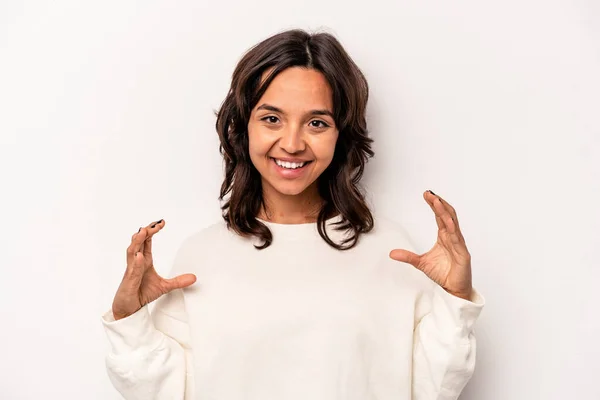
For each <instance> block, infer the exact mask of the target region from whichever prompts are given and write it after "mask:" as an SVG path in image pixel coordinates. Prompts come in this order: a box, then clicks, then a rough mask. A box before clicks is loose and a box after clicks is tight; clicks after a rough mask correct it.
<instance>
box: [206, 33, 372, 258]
mask: <svg viewBox="0 0 600 400" xmlns="http://www.w3.org/2000/svg"><path fill="white" fill-rule="evenodd" d="M290 67H305V68H310V69H314V70H317V71H320V72H321V73H322V74H323V75H324V76H325V78H326V80H327V82H328V83H329V85H330V86H331V89H332V92H333V114H334V120H335V124H336V126H337V128H338V131H339V136H338V140H337V143H336V147H335V152H334V156H333V160H332V161H331V164H330V165H329V166H328V167H327V168H326V169H325V171H323V173H322V174H321V176H319V178H317V186H318V191H319V194H320V196H321V197H322V199H323V200H324V202H323V206H322V208H321V210H320V212H319V216H318V218H317V227H318V232H319V234H320V235H321V237H322V238H323V239H324V240H325V241H326V242H327V243H328V244H329V245H330V246H332V247H334V248H336V249H338V250H346V249H350V248H352V247H354V246H355V245H356V243H357V242H358V238H359V236H360V234H361V233H366V232H369V231H370V230H371V229H373V223H374V222H373V216H372V214H371V211H370V210H369V207H368V205H367V203H366V201H365V198H364V194H363V193H362V191H361V188H360V187H359V181H360V179H361V177H362V175H363V172H364V167H365V164H366V162H367V160H368V158H369V157H373V155H374V153H373V150H372V149H371V143H372V142H373V140H372V139H371V138H369V137H368V131H367V124H366V118H365V111H366V106H367V100H368V96H369V88H368V85H367V81H366V79H365V77H364V75H363V74H362V72H361V71H360V69H359V68H358V67H357V66H356V64H355V63H354V61H352V59H351V58H350V56H349V55H348V54H347V53H346V51H345V50H344V48H343V47H342V45H341V44H340V43H339V41H338V40H337V39H336V38H335V37H334V36H332V35H331V34H328V33H314V34H309V33H307V32H305V31H303V30H299V29H293V30H288V31H285V32H281V33H278V34H276V35H274V36H271V37H269V38H267V39H265V40H264V41H262V42H260V43H258V44H257V45H255V46H254V47H252V48H250V49H249V50H248V51H247V52H246V53H245V54H244V55H243V57H242V59H241V60H240V61H239V63H238V64H237V66H236V68H235V70H234V72H233V76H232V80H231V88H230V90H229V93H228V94H227V97H226V98H225V100H224V102H223V104H222V105H221V108H220V109H219V111H218V112H217V122H216V128H217V132H218V133H219V138H220V141H221V143H220V146H219V151H220V152H221V154H222V155H223V158H224V161H225V179H224V181H223V184H222V185H221V192H220V196H219V200H221V201H223V199H224V198H225V196H226V195H227V194H230V196H229V198H228V199H227V200H226V201H225V202H224V203H223V204H222V206H221V210H222V211H223V218H224V219H225V221H226V222H227V227H228V228H229V229H233V231H235V232H236V233H238V234H240V235H242V236H256V237H258V238H260V239H261V240H262V241H263V244H262V245H261V246H257V248H258V249H264V248H266V247H268V246H269V245H270V244H271V243H272V241H273V236H272V233H271V231H270V230H269V228H268V227H267V226H266V225H265V224H263V223H262V222H261V221H259V220H257V219H256V216H257V215H258V213H259V211H260V209H261V207H264V200H263V193H262V183H261V177H260V174H259V172H258V171H257V170H256V168H255V167H254V165H253V164H252V162H251V160H250V155H249V150H248V121H249V119H250V114H251V111H252V109H253V108H254V107H255V106H256V104H257V103H258V101H259V100H260V98H261V97H262V95H263V94H264V92H265V91H266V89H267V87H268V86H269V84H270V83H271V81H272V80H273V79H274V78H275V76H277V74H279V73H280V72H282V71H283V70H285V69H286V68H290ZM269 68H272V71H271V73H270V74H269V75H268V76H267V77H266V78H265V79H264V81H263V82H262V84H261V77H262V75H263V73H264V72H265V71H266V70H267V69H269ZM338 214H339V215H340V216H341V219H340V221H339V223H338V224H336V228H335V229H336V230H348V229H350V230H351V235H349V236H348V237H347V238H345V239H344V240H343V241H342V243H341V244H338V243H335V242H334V241H332V240H331V239H330V237H329V236H328V234H327V232H326V230H325V226H326V220H327V219H328V218H330V217H333V216H336V215H338Z"/></svg>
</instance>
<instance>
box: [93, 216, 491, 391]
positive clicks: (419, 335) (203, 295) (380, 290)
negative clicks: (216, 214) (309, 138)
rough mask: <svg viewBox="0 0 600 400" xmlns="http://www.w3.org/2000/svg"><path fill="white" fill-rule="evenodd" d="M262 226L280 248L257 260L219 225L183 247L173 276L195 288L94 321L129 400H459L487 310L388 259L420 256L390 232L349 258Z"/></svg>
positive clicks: (304, 227) (374, 236)
mask: <svg viewBox="0 0 600 400" xmlns="http://www.w3.org/2000/svg"><path fill="white" fill-rule="evenodd" d="M337 220H338V218H337V217H336V218H332V219H330V220H329V221H328V224H330V225H331V224H332V223H333V222H336V221H337ZM266 224H267V225H268V226H269V228H270V229H271V231H272V232H273V237H274V240H273V243H272V245H271V246H270V247H268V248H267V249H264V250H256V249H255V248H254V247H253V244H259V243H260V242H259V241H258V240H257V239H255V238H242V237H240V236H238V235H237V234H235V233H233V232H230V231H228V230H227V228H226V227H225V223H224V222H219V223H216V224H214V225H212V226H210V227H208V228H206V229H204V230H202V231H200V232H197V233H195V234H193V235H191V236H190V237H188V238H187V239H186V240H185V241H184V243H183V244H182V245H181V247H180V249H179V250H178V252H177V256H176V258H175V263H174V266H173V269H172V272H171V276H174V275H178V274H181V273H194V274H196V276H197V278H198V280H197V282H196V283H195V284H194V285H192V286H191V287H189V288H186V289H183V290H176V291H174V292H171V293H170V294H168V295H165V296H163V297H161V298H160V299H158V300H157V301H156V302H155V303H153V304H154V305H153V309H152V313H151V314H150V312H149V310H148V306H144V307H143V308H142V309H140V310H139V311H138V312H136V313H135V314H133V315H131V316H129V317H127V318H124V319H121V320H119V321H115V320H114V318H113V316H112V312H110V311H109V312H107V313H106V314H105V315H104V316H103V317H102V322H103V325H104V327H105V331H106V333H107V336H108V339H109V342H110V345H111V351H110V353H109V354H108V355H107V357H106V365H107V369H108V375H109V377H110V379H111V382H112V383H113V385H114V386H115V388H116V389H117V390H118V391H119V392H120V393H121V394H122V395H123V396H124V397H125V399H128V400H133V399H140V400H141V399H144V400H148V399H160V400H163V399H177V400H179V399H186V400H191V399H197V400H238V399H246V400H271V399H273V400H283V399H285V400H295V399H298V400H299V399H302V400H306V399H311V400H359V399H360V400H366V399H378V400H409V399H412V400H434V399H443V400H450V399H456V398H458V396H459V394H460V392H461V391H462V389H463V388H464V386H465V384H466V383H467V381H468V380H469V378H470V377H471V375H472V373H473V369H474V366H475V338H474V336H473V324H474V322H475V320H476V319H477V317H478V315H479V313H480V311H481V309H482V307H483V304H484V299H483V297H481V296H480V295H479V294H478V293H477V292H476V291H474V294H473V298H472V299H471V300H472V301H468V300H464V299H461V298H458V297H455V296H452V295H450V294H449V293H447V292H446V291H445V290H444V289H442V288H441V287H440V286H438V285H437V284H435V283H434V282H433V281H431V280H430V279H429V278H428V277H427V276H426V275H425V274H423V273H422V272H421V271H419V270H417V269H416V268H414V267H413V266H411V265H409V264H405V263H401V262H398V261H394V260H392V259H390V258H389V252H390V251H391V250H392V249H395V248H402V249H407V250H410V251H413V252H416V251H415V248H414V247H413V246H412V244H411V243H410V240H409V237H408V235H407V234H406V232H405V231H404V229H402V228H401V227H399V226H397V225H395V224H393V223H392V222H391V221H388V220H385V219H376V221H375V224H376V225H375V229H374V230H373V231H372V232H370V233H368V234H365V235H362V236H361V239H360V241H359V244H358V245H357V246H356V247H355V248H353V249H351V250H346V251H339V250H335V249H333V248H332V247H330V246H329V245H327V244H326V243H325V242H324V241H323V239H322V238H321V237H320V236H319V234H318V232H317V225H316V224H315V223H313V224H297V225H286V224H275V223H270V222H267V223H266ZM328 232H330V236H331V237H332V238H334V240H336V241H337V240H339V239H340V238H341V237H342V236H343V234H342V233H340V232H335V231H333V230H332V229H329V230H328Z"/></svg>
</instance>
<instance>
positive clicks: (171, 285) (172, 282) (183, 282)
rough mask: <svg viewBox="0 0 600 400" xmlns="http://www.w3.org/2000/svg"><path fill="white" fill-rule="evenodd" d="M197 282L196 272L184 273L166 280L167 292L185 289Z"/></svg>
mask: <svg viewBox="0 0 600 400" xmlns="http://www.w3.org/2000/svg"><path fill="white" fill-rule="evenodd" d="M195 282H196V275H194V274H183V275H179V276H176V277H174V278H169V279H165V280H164V285H165V290H166V293H168V292H170V291H172V290H175V289H183V288H186V287H188V286H191V285H193V284H194V283H195Z"/></svg>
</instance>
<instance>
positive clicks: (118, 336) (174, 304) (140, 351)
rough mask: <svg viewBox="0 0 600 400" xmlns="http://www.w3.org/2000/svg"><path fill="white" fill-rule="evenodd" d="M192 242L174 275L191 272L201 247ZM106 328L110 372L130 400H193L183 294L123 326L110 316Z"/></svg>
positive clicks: (123, 322)
mask: <svg viewBox="0 0 600 400" xmlns="http://www.w3.org/2000/svg"><path fill="white" fill-rule="evenodd" d="M193 240H194V237H193V236H190V237H188V238H186V239H185V240H184V242H183V243H182V245H181V246H180V247H179V249H178V250H177V254H176V256H175V260H174V263H173V266H172V268H171V272H170V276H176V275H179V274H181V273H184V272H190V271H191V269H190V268H191V265H192V264H193V261H192V260H193V255H194V254H195V253H194V251H195V249H196V248H197V247H198V246H197V245H196V244H195V242H194V241H193ZM150 310H152V312H150ZM102 324H103V326H104V331H105V332H106V335H107V337H108V342H109V343H110V351H109V352H108V354H107V355H106V358H105V361H106V369H107V373H108V376H109V378H110V381H111V382H112V384H113V386H114V387H115V389H117V390H118V391H119V393H121V395H122V396H123V397H124V398H125V399H126V400H137V399H140V400H142V399H143V400H149V399H154V400H162V399H169V400H189V399H192V398H193V392H194V387H193V384H194V379H193V371H194V368H193V360H192V350H191V333H190V327H189V316H188V313H187V310H186V307H185V300H184V292H183V290H182V289H177V290H174V291H172V292H170V293H168V294H166V295H163V296H161V297H160V298H159V299H157V300H156V301H154V302H153V303H151V304H150V305H145V306H144V307H142V308H141V309H140V310H138V311H137V312H136V313H135V314H133V315H130V316H129V317H127V318H123V319H120V320H118V321H115V319H114V316H113V314H112V311H108V312H106V313H105V314H104V315H103V316H102Z"/></svg>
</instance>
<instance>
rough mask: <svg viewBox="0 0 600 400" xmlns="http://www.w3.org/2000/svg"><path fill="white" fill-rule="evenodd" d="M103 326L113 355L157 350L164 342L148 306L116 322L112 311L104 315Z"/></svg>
mask: <svg viewBox="0 0 600 400" xmlns="http://www.w3.org/2000/svg"><path fill="white" fill-rule="evenodd" d="M102 324H103V325H104V331H105V332H106V335H107V337H108V342H109V343H110V346H111V349H112V353H113V354H115V355H120V354H126V353H131V352H133V351H136V350H139V349H143V348H147V349H149V350H153V349H155V348H156V347H157V346H158V345H159V344H160V342H161V341H162V339H163V338H162V335H161V333H160V332H159V331H158V330H157V329H156V328H155V327H154V324H153V323H152V320H151V318H150V312H149V310H148V305H147V304H146V305H145V306H143V307H142V308H140V309H139V310H138V311H136V312H135V313H133V314H131V315H130V316H128V317H126V318H122V319H120V320H118V321H115V318H114V316H113V313H112V310H109V311H107V312H106V313H104V314H103V315H102Z"/></svg>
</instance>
